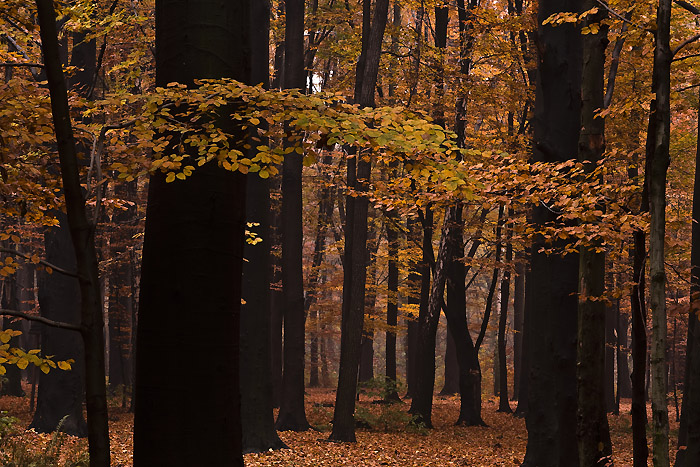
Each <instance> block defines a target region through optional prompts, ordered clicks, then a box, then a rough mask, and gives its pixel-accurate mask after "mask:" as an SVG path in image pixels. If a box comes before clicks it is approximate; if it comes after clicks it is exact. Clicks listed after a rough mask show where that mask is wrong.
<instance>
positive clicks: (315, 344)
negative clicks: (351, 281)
mask: <svg viewBox="0 0 700 467" xmlns="http://www.w3.org/2000/svg"><path fill="white" fill-rule="evenodd" d="M330 163H331V156H325V157H324V159H323V165H324V166H326V167H327V166H328V165H330ZM332 215H333V196H331V187H330V186H324V187H323V188H322V189H321V193H320V202H319V206H318V218H317V222H316V239H315V241H314V254H313V260H312V263H311V272H310V273H309V279H308V281H307V284H308V286H307V289H308V291H307V293H306V300H305V302H304V309H305V310H306V312H307V313H310V314H311V319H312V326H313V330H312V331H311V342H310V345H309V353H310V357H311V362H310V368H309V387H318V386H320V384H321V383H320V380H319V373H318V370H319V359H318V357H319V355H318V350H319V336H318V333H319V331H320V328H319V326H318V316H319V313H318V309H317V307H315V306H314V305H315V304H316V297H317V295H318V293H319V290H318V289H319V284H320V278H321V263H323V257H324V255H325V248H326V246H325V244H326V236H327V233H328V226H329V224H330V222H331V217H332Z"/></svg>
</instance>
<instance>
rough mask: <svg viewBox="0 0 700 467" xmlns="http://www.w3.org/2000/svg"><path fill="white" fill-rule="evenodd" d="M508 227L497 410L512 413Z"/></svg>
mask: <svg viewBox="0 0 700 467" xmlns="http://www.w3.org/2000/svg"><path fill="white" fill-rule="evenodd" d="M510 237H511V235H510V228H509V227H506V266H505V269H504V271H503V279H502V281H501V310H500V316H499V319H498V374H499V388H498V389H499V391H498V396H499V400H498V411H499V412H504V413H512V412H513V411H512V410H511V408H510V404H509V403H508V365H507V359H506V357H507V355H506V337H507V336H506V324H507V322H508V305H509V302H510V265H511V263H512V261H513V244H512V243H511V241H510Z"/></svg>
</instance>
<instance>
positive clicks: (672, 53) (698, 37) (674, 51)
mask: <svg viewBox="0 0 700 467" xmlns="http://www.w3.org/2000/svg"><path fill="white" fill-rule="evenodd" d="M698 39H700V34H696V35H694V36H693V37H689V38H687V39H686V40H684V41H683V42H681V43H680V45H679V46H678V47H676V48H675V49H673V52H671V56H674V55H676V54H677V53H678V52H680V51H681V49H682V48H683V47H685V46H686V45H688V44H692V43H693V42H695V41H697V40H698Z"/></svg>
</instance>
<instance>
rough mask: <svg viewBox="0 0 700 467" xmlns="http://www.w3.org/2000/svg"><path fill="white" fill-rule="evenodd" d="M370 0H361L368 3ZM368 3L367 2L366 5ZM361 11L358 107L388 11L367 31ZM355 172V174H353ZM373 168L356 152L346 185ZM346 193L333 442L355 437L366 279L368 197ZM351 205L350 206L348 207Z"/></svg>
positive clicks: (370, 100) (368, 92)
mask: <svg viewBox="0 0 700 467" xmlns="http://www.w3.org/2000/svg"><path fill="white" fill-rule="evenodd" d="M368 2H369V0H365V2H364V3H365V4H366V5H367V4H368ZM367 6H368V5H367ZM368 9H369V8H368V7H366V8H365V11H364V15H363V21H364V26H363V37H366V38H367V39H366V40H367V46H366V48H365V47H363V52H366V53H363V54H361V56H360V59H359V61H358V66H357V80H356V83H355V102H356V103H358V104H359V105H360V106H362V107H374V92H375V87H376V84H377V75H378V72H379V59H380V56H381V46H382V39H383V37H384V29H385V27H386V22H387V17H388V13H389V0H377V2H376V4H375V11H374V18H373V19H372V25H371V28H370V30H369V31H367V33H365V31H366V30H367V29H366V28H367V25H368V24H369V18H368V14H367V13H368V12H367V10H368ZM355 170H356V173H355V174H353V173H352V172H353V171H355ZM370 172H371V156H370V154H362V153H361V154H357V155H356V156H355V157H354V158H352V159H350V160H348V187H353V186H354V188H355V191H356V192H358V193H360V194H361V193H363V192H366V191H367V189H368V187H369V179H370ZM350 198H351V197H350V196H348V197H347V199H348V201H347V204H348V209H347V217H346V243H345V264H344V266H345V275H346V276H345V280H344V282H343V307H342V311H343V318H342V331H341V340H340V369H339V371H338V390H337V392H336V401H335V411H334V413H333V431H332V432H331V435H330V439H331V440H333V441H348V442H354V441H355V420H354V412H355V393H356V391H357V371H358V363H359V362H358V360H359V357H360V356H359V351H360V341H361V338H362V326H363V323H364V307H365V281H366V277H367V261H368V260H369V258H368V256H369V255H368V251H367V210H368V206H369V200H368V198H367V197H366V196H358V197H356V198H355V199H354V200H352V201H351V200H350ZM351 205H352V208H351Z"/></svg>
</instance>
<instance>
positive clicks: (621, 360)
mask: <svg viewBox="0 0 700 467" xmlns="http://www.w3.org/2000/svg"><path fill="white" fill-rule="evenodd" d="M619 323H620V324H619V327H618V330H617V337H618V345H619V348H620V354H619V355H618V357H617V392H618V393H619V396H618V398H620V397H625V398H630V397H632V379H631V378H630V368H629V341H628V340H627V331H628V330H629V325H630V317H629V315H628V314H627V313H620V319H619Z"/></svg>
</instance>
